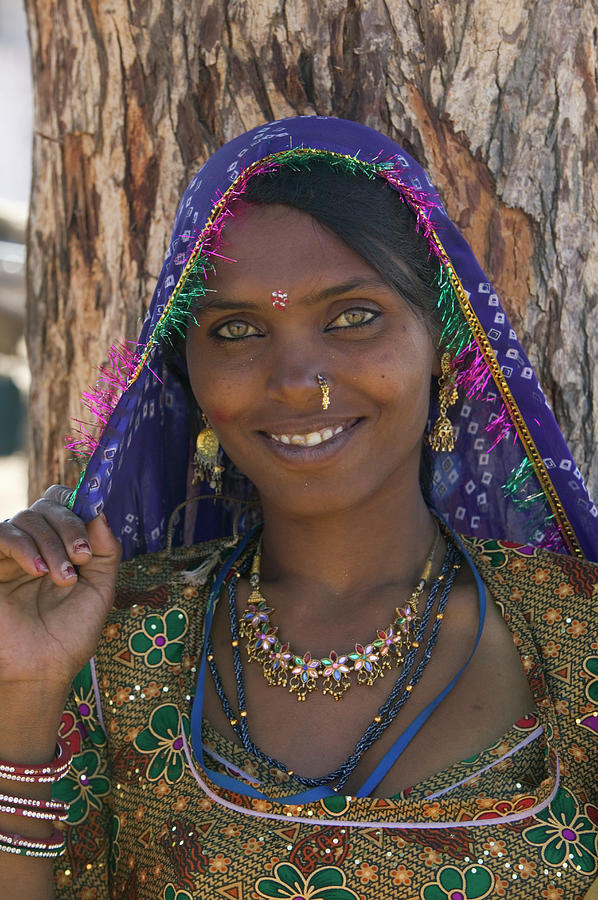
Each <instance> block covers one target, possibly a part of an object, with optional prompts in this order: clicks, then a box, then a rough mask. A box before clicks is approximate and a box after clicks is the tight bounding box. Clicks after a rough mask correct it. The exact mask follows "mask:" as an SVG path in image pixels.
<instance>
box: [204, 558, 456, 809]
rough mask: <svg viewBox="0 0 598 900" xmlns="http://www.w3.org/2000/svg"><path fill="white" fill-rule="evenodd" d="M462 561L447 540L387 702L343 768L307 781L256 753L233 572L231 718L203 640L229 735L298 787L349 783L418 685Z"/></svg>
mask: <svg viewBox="0 0 598 900" xmlns="http://www.w3.org/2000/svg"><path fill="white" fill-rule="evenodd" d="M462 561H463V557H462V556H461V553H460V551H459V549H458V548H457V547H456V546H455V545H454V544H453V543H452V541H451V540H449V541H448V542H447V550H446V555H445V558H444V561H443V564H442V568H441V571H440V574H439V575H438V577H437V578H435V579H434V581H433V583H432V585H431V587H430V591H429V594H428V598H427V601H426V605H425V609H424V613H423V615H422V617H421V621H420V623H419V626H418V628H417V632H416V639H415V641H413V642H412V645H411V648H410V649H409V651H408V652H407V654H406V656H405V660H404V665H403V667H402V671H401V674H400V675H399V677H398V678H397V681H396V682H395V684H394V686H393V688H392V690H391V692H390V694H389V695H388V697H387V699H386V700H385V701H384V703H383V704H382V705H381V706H380V707H379V709H378V712H377V714H376V715H375V716H374V718H373V720H372V721H371V722H370V723H369V725H368V726H367V728H366V729H365V731H364V733H363V735H362V736H361V738H360V739H359V740H358V741H357V744H356V745H355V748H354V749H353V751H352V753H351V754H350V755H349V756H348V757H347V759H346V760H345V762H344V763H342V764H341V765H340V766H339V767H338V768H337V769H335V770H334V772H330V773H329V774H328V775H324V776H322V777H321V778H308V777H306V776H302V775H298V774H297V773H296V772H293V771H292V770H290V769H289V768H288V767H287V766H286V765H285V764H284V763H283V762H281V761H280V760H277V759H275V758H274V757H271V756H268V755H267V754H266V753H264V752H263V750H261V749H260V748H259V747H258V746H257V744H255V743H254V742H253V740H252V739H251V735H250V733H249V723H248V716H247V701H246V698H245V680H244V676H243V663H242V660H241V652H240V647H239V636H240V632H239V620H238V616H237V604H236V595H237V580H238V578H240V577H241V571H237V572H235V573H234V574H233V576H232V577H231V578H230V579H229V581H228V595H229V604H228V606H229V616H230V625H231V636H232V651H233V667H234V671H235V682H236V692H237V704H238V709H239V712H238V713H236V714H235V712H234V710H233V708H232V706H231V703H230V701H229V699H228V697H227V696H226V692H225V690H224V686H223V684H222V679H221V678H220V673H219V672H218V668H217V666H216V662H215V660H214V651H213V646H212V640H211V637H210V636H209V635H208V637H207V639H206V655H207V661H208V665H209V668H210V672H211V674H212V678H213V680H214V686H215V688H216V693H217V694H218V697H219V699H220V703H221V705H222V709H223V711H224V714H225V715H226V716H227V718H228V720H229V722H230V724H231V726H232V728H233V730H234V731H235V734H236V735H237V737H238V738H239V740H240V741H241V744H242V746H243V748H244V749H245V750H246V751H247V752H248V753H252V754H253V755H254V756H256V757H257V758H258V759H260V760H262V762H264V763H266V764H267V765H268V766H270V767H271V768H277V769H280V770H281V771H282V772H286V773H287V774H288V775H292V776H293V777H294V778H295V780H296V781H297V782H298V783H299V784H301V785H303V786H305V787H307V788H317V787H322V786H326V785H331V784H334V788H333V790H335V791H340V790H341V789H342V787H343V786H344V784H345V783H346V782H347V780H348V778H349V777H350V776H351V774H352V772H353V771H354V770H355V768H356V767H357V765H358V764H359V762H360V760H361V758H362V756H363V754H364V753H365V752H366V751H367V750H369V749H370V747H371V746H372V745H373V744H374V743H375V742H376V741H377V740H378V738H380V737H381V736H382V734H384V732H385V731H386V729H387V728H388V727H389V726H390V725H391V724H392V722H393V721H394V720H395V718H396V717H397V715H398V714H399V712H400V711H401V709H402V708H403V706H404V705H405V703H406V702H407V700H408V699H409V697H410V696H411V694H412V692H413V689H414V687H415V686H416V685H417V683H418V682H419V681H420V679H421V677H422V675H423V673H424V671H425V669H426V666H427V664H428V662H429V660H430V657H431V655H432V651H433V649H434V647H435V645H436V642H437V640H438V635H439V632H440V625H441V622H442V620H443V618H444V611H445V609H446V604H447V601H448V597H449V594H450V592H451V589H452V587H453V584H454V581H455V578H456V576H457V573H458V571H459V569H460V567H461V564H462ZM235 576H236V577H235ZM438 595H440V596H438ZM437 598H438V606H437V612H436V617H435V621H434V624H433V626H432V629H431V631H430V635H429V637H428V640H427V642H426V645H425V647H424V651H423V653H422V656H421V659H420V661H419V663H418V664H417V666H416V665H415V661H416V658H417V654H418V648H419V646H420V644H421V642H422V641H423V639H424V637H425V634H426V632H427V630H428V626H429V623H430V619H431V616H432V612H433V609H434V606H435V603H436V599H437Z"/></svg>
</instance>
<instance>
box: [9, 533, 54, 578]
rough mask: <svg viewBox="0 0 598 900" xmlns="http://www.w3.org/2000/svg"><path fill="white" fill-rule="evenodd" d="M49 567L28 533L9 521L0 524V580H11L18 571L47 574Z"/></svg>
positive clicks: (38, 575)
mask: <svg viewBox="0 0 598 900" xmlns="http://www.w3.org/2000/svg"><path fill="white" fill-rule="evenodd" d="M48 571H49V569H48V566H47V564H46V562H45V560H44V558H43V556H42V554H41V552H40V549H39V547H38V546H37V544H36V542H35V541H34V540H33V538H31V537H30V535H28V534H26V533H25V532H23V531H21V530H20V529H19V528H17V527H15V525H13V524H12V522H11V521H7V522H2V523H1V524H0V580H1V581H9V580H10V581H12V580H13V579H14V578H17V577H18V576H19V573H22V572H26V573H27V574H28V575H33V576H34V577H41V576H42V575H47V573H48Z"/></svg>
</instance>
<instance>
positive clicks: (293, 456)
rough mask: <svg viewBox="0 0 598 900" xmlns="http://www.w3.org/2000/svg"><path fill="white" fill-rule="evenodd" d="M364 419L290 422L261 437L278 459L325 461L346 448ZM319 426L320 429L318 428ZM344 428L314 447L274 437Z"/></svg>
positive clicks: (260, 433)
mask: <svg viewBox="0 0 598 900" xmlns="http://www.w3.org/2000/svg"><path fill="white" fill-rule="evenodd" d="M362 421H363V419H360V418H354V417H353V418H347V419H340V418H338V419H336V421H327V422H325V423H322V422H317V423H316V422H313V421H312V422H310V423H309V425H307V424H306V423H305V422H303V423H301V424H299V422H295V423H294V424H293V425H291V423H289V422H285V423H284V425H277V426H276V428H275V429H272V430H270V429H268V431H267V432H266V431H260V432H258V433H259V436H260V438H261V439H262V440H263V441H264V443H265V444H266V445H267V447H268V449H269V450H270V451H271V452H272V453H275V454H276V455H277V456H278V457H281V458H282V459H285V460H291V461H293V462H295V463H300V462H317V461H324V460H326V459H327V458H328V457H330V456H332V455H333V454H336V453H337V452H338V451H339V450H340V449H341V448H342V447H344V446H345V444H346V443H348V441H350V440H351V439H352V437H353V435H354V433H355V430H356V429H357V428H358V427H359V425H360V423H361V422H362ZM318 426H319V427H318ZM339 427H342V428H343V430H342V431H341V432H339V433H338V434H335V435H333V436H332V437H331V438H328V439H327V440H324V441H322V442H321V443H319V444H314V445H313V446H304V445H301V444H285V443H283V442H281V441H278V440H276V438H275V437H274V436H273V435H282V434H286V435H292V434H301V435H307V434H311V433H312V432H314V431H323V430H324V429H326V428H332V429H333V430H334V429H336V428H339Z"/></svg>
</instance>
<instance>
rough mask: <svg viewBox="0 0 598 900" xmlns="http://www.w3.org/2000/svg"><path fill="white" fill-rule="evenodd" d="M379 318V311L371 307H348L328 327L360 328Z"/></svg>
mask: <svg viewBox="0 0 598 900" xmlns="http://www.w3.org/2000/svg"><path fill="white" fill-rule="evenodd" d="M375 318H377V313H375V312H374V311H373V310H371V309H346V310H345V311H344V312H342V313H341V314H340V315H338V316H337V317H336V319H333V320H332V322H331V323H330V325H329V326H328V328H359V326H360V325H367V324H368V323H369V322H372V321H373V320H374V319H375Z"/></svg>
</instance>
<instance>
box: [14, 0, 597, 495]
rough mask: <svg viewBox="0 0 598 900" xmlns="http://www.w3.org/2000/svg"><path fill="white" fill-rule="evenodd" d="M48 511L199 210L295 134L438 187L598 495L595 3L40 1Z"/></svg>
mask: <svg viewBox="0 0 598 900" xmlns="http://www.w3.org/2000/svg"><path fill="white" fill-rule="evenodd" d="M25 5H26V7H27V14H28V20H29V32H30V39H31V47H32V57H33V77H34V85H35V102H36V109H35V140H34V154H33V157H34V161H33V167H34V172H33V196H32V210H31V220H30V227H29V262H28V293H29V309H28V323H27V332H28V342H29V352H30V360H31V368H32V377H33V381H32V394H31V422H32V440H31V454H32V455H31V460H32V461H31V486H30V489H31V494H32V496H34V495H37V494H38V493H39V491H40V490H41V489H42V488H43V487H44V486H45V485H46V484H48V483H49V482H51V481H57V480H61V481H64V480H66V481H70V482H71V483H74V481H75V480H76V476H77V468H78V467H77V466H76V465H75V464H73V463H72V462H69V461H68V459H67V454H65V452H64V451H62V450H61V449H60V448H61V446H62V437H63V434H64V433H65V431H67V430H68V429H69V417H71V416H76V415H78V414H79V413H80V406H79V396H80V395H81V392H82V391H83V390H85V389H86V387H87V386H88V384H89V382H90V381H93V380H94V370H95V367H96V366H97V365H98V364H100V363H101V362H102V361H103V353H104V352H105V349H106V348H107V346H108V345H109V344H110V343H111V342H112V340H113V339H114V338H115V337H117V336H123V337H125V336H126V337H134V336H135V334H136V333H137V324H138V320H139V317H140V316H141V315H142V313H143V310H144V307H145V306H146V305H147V303H148V302H149V300H150V297H151V293H152V289H153V284H154V280H155V278H156V276H157V274H158V272H159V269H160V265H161V259H162V255H163V252H164V250H165V247H166V245H167V241H168V237H169V228H170V223H171V221H172V218H173V214H174V211H175V208H176V204H177V200H178V197H179V195H180V192H181V190H182V189H183V188H184V186H185V184H186V182H187V180H188V178H189V177H190V175H191V173H192V172H193V171H194V170H195V169H196V168H197V167H198V166H199V164H201V162H202V161H203V160H204V159H205V158H206V156H207V155H208V154H209V153H210V152H212V151H213V150H214V149H215V148H216V147H217V146H218V145H219V144H221V143H222V142H223V141H226V140H228V139H229V138H231V137H233V136H235V135H236V134H238V133H239V132H241V131H244V130H245V129H247V128H250V127H252V126H254V125H256V124H258V123H261V122H263V121H264V120H266V119H270V118H273V117H279V116H285V115H292V114H294V113H303V114H310V113H320V114H335V115H339V116H344V117H347V118H351V119H357V120H360V121H363V122H365V123H367V124H368V125H372V126H374V127H375V128H379V129H381V130H383V131H385V132H387V133H388V134H390V135H391V136H392V137H395V138H397V139H398V140H399V141H400V142H401V143H403V145H404V146H405V147H406V148H407V149H408V150H410V151H411V152H412V153H413V154H414V155H415V156H416V157H417V158H418V159H419V160H420V162H422V163H423V164H424V165H425V166H426V167H427V168H428V170H429V171H430V173H431V176H432V178H433V180H434V181H435V183H436V184H437V186H438V187H439V189H440V190H441V192H442V194H443V196H444V199H445V202H446V205H447V207H448V210H449V213H450V214H451V215H452V216H453V218H454V219H455V220H456V221H457V222H458V223H459V224H460V226H461V227H462V228H463V230H464V231H465V233H466V235H467V237H468V239H469V240H470V242H471V243H472V245H473V247H474V249H475V250H476V252H477V254H478V256H479V258H480V260H481V262H482V264H483V265H484V266H485V268H486V270H487V271H488V274H489V275H490V277H491V278H492V280H493V281H494V283H495V285H496V286H497V288H498V291H499V293H500V295H501V297H502V299H503V302H504V303H505V305H506V307H507V309H508V311H509V313H510V315H511V317H512V320H513V322H514V324H515V326H516V328H517V329H518V330H519V332H520V334H521V336H522V338H523V341H524V344H525V345H526V347H527V349H528V351H529V354H530V356H531V358H532V361H533V362H534V364H535V365H536V366H537V368H538V372H539V375H540V378H541V380H542V382H543V385H544V387H545V390H546V392H547V395H548V396H549V398H550V399H551V401H552V404H553V408H554V409H555V412H556V414H557V417H558V419H559V421H560V424H561V426H562V428H563V430H564V431H565V434H566V436H567V437H568V439H569V440H570V442H571V444H572V447H573V449H574V453H575V455H576V457H577V460H578V462H579V465H580V467H581V469H582V471H583V472H584V474H585V475H586V476H587V477H588V479H589V482H590V485H591V487H592V489H593V492H594V494H598V459H597V458H593V455H592V454H593V450H594V448H595V447H596V445H597V444H598V421H597V417H596V416H595V411H594V410H593V403H594V397H595V396H598V365H597V360H598V329H597V328H596V312H595V306H596V294H595V285H596V282H597V276H598V241H597V239H596V234H597V231H596V216H597V211H596V197H598V177H597V160H598V139H597V134H596V111H597V72H596V44H597V41H598V29H597V28H596V21H597V16H596V13H597V9H596V6H595V5H594V3H592V2H590V0H586V2H584V0H581V2H576V0H563V2H561V3H554V2H552V0H509V2H496V0H456V2H451V3H441V2H438V0H386V2H384V0H361V2H360V0H287V2H285V0H195V2H193V3H190V2H183V0H129V2H128V3H114V4H112V3H109V2H101V3H100V2H98V0H26V4H25Z"/></svg>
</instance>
